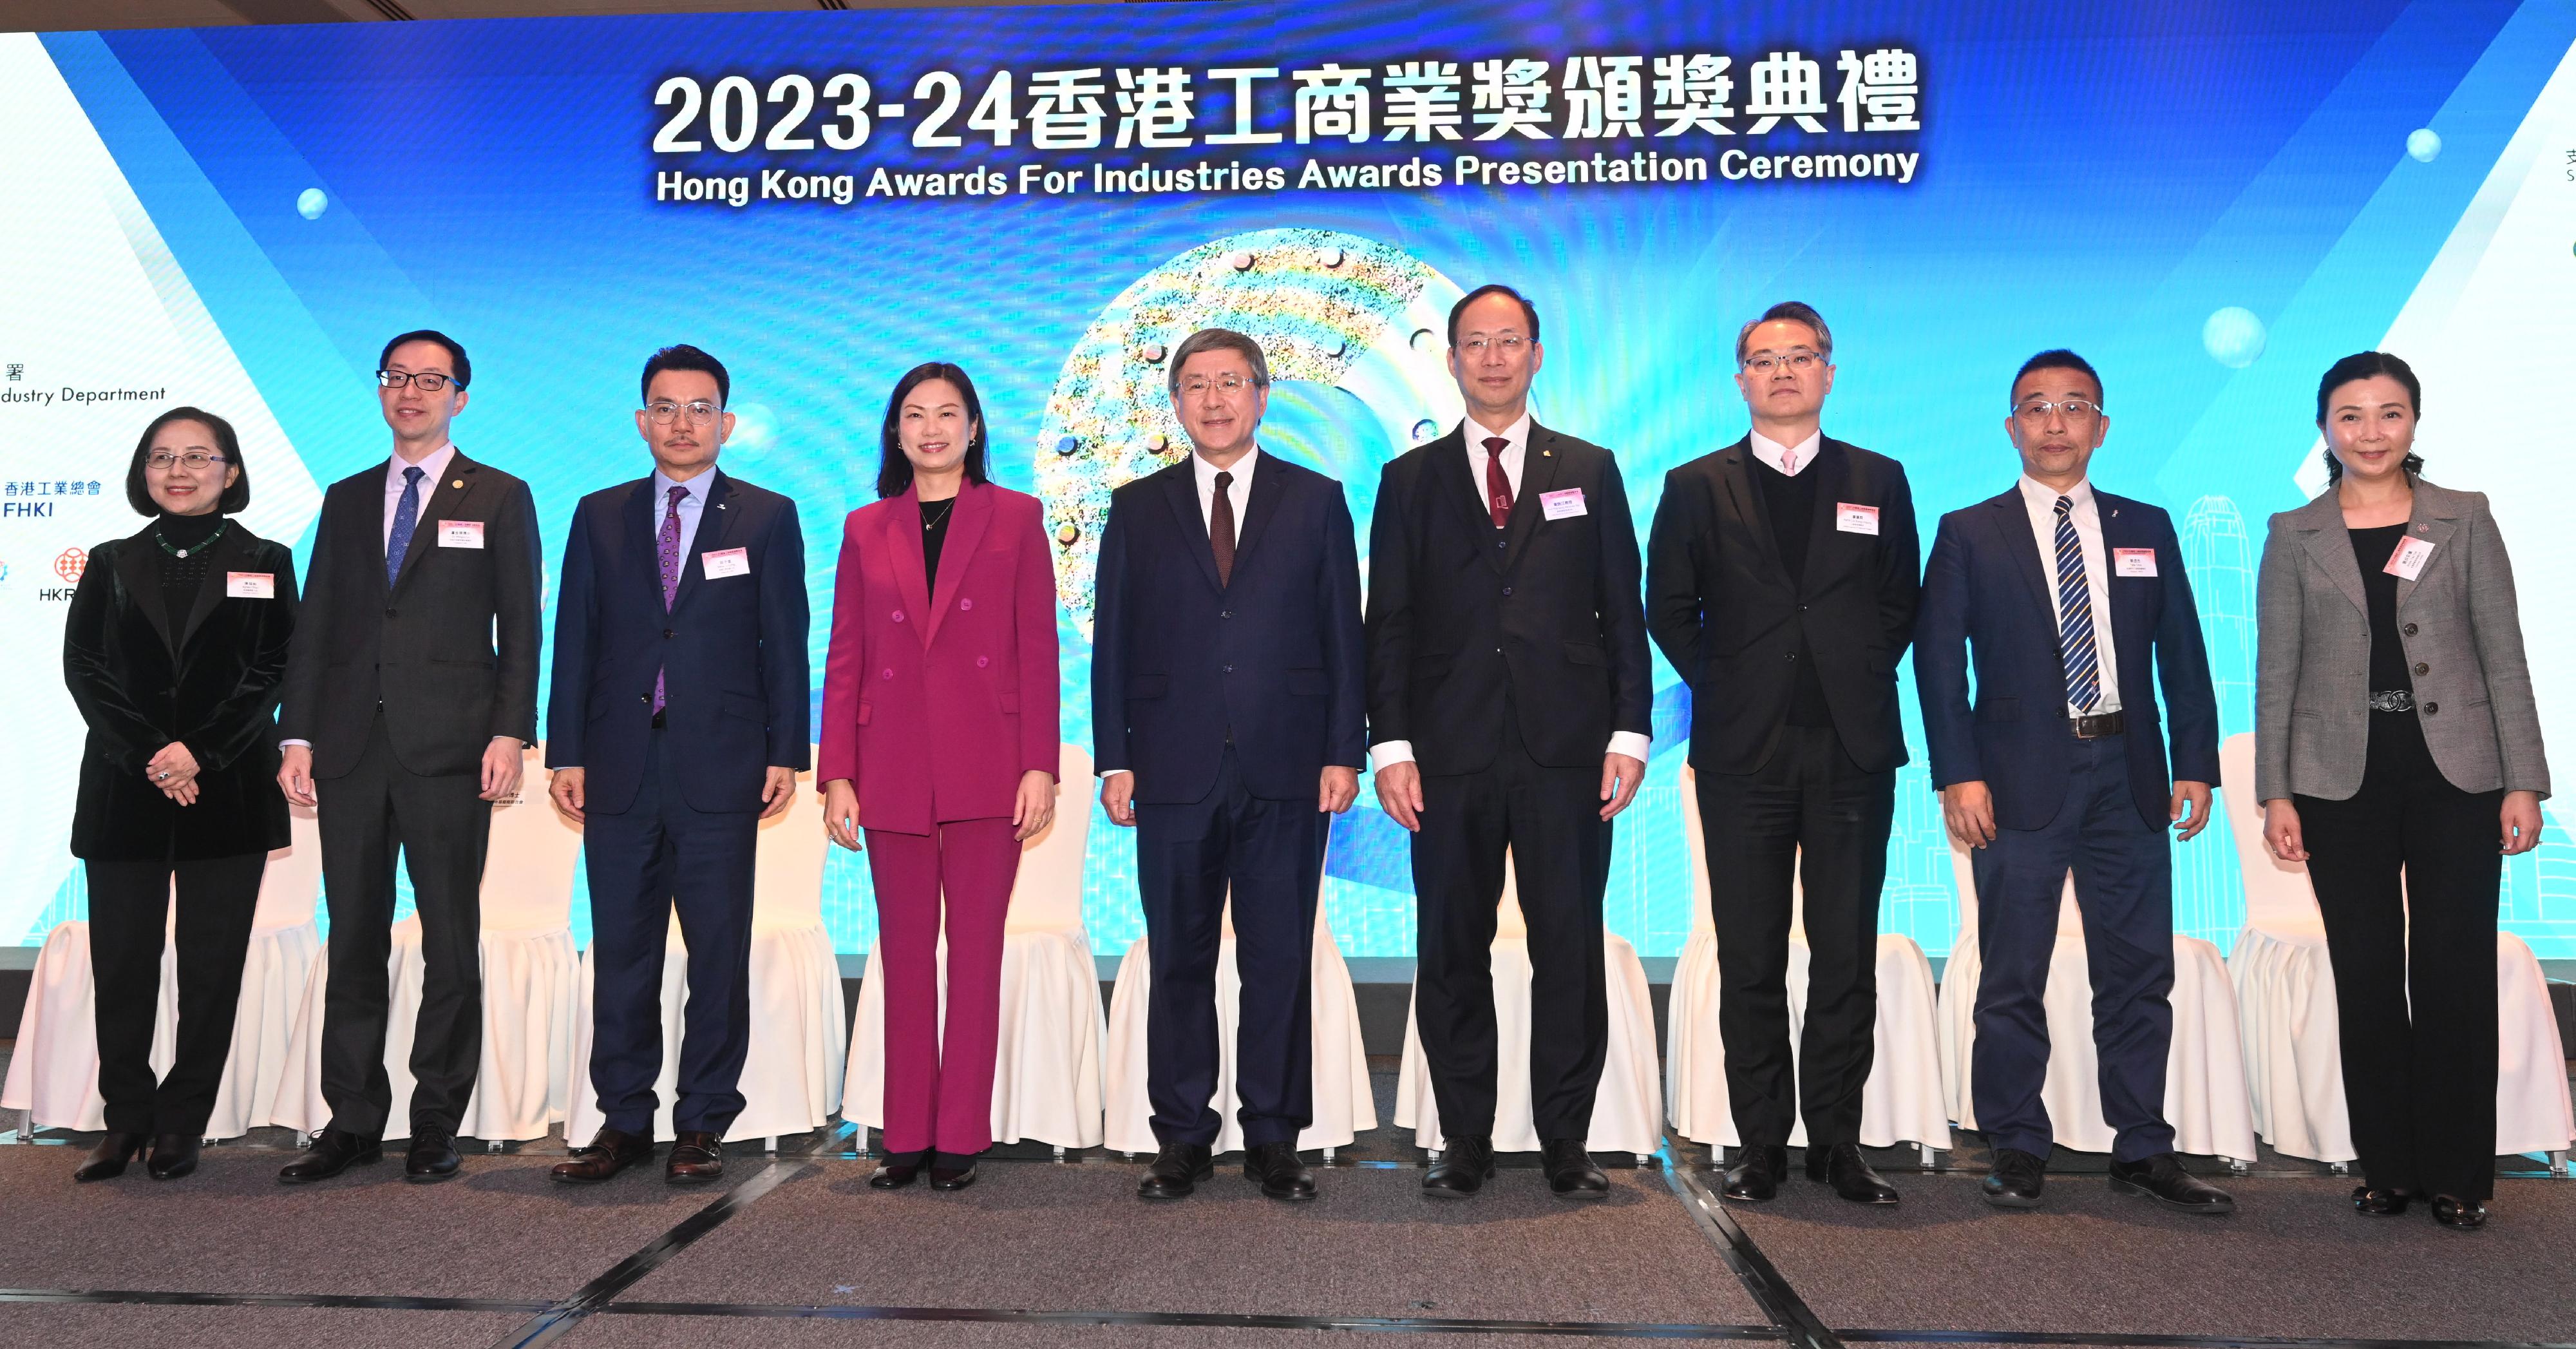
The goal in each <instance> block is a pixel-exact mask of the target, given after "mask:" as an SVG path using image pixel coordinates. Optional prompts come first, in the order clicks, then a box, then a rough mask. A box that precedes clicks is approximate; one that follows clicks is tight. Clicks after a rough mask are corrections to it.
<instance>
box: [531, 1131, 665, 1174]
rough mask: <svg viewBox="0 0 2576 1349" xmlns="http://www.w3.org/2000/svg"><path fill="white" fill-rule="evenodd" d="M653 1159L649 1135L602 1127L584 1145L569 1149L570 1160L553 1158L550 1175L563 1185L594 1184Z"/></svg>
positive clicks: (651, 1139)
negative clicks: (553, 1164)
mask: <svg viewBox="0 0 2576 1349" xmlns="http://www.w3.org/2000/svg"><path fill="white" fill-rule="evenodd" d="M651 1160H653V1136H652V1135H651V1134H630V1133H627V1132H625V1131H623V1130H620V1129H602V1130H600V1131H599V1132H598V1133H597V1134H595V1135H593V1136H592V1137H591V1140H590V1143H589V1145H588V1146H587V1147H578V1148H574V1149H573V1150H572V1160H571V1161H568V1162H557V1163H555V1168H554V1171H553V1173H552V1174H553V1175H554V1178H555V1179H557V1180H559V1181H562V1182H563V1183H564V1184H566V1185H596V1184H598V1183H599V1182H601V1181H603V1180H607V1179H609V1178H610V1177H612V1176H614V1175H616V1174H617V1173H618V1172H620V1171H623V1170H625V1169H626V1168H628V1167H630V1166H636V1165H639V1164H641V1163H644V1162H649V1161H651Z"/></svg>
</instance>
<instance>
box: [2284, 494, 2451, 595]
mask: <svg viewBox="0 0 2576 1349" xmlns="http://www.w3.org/2000/svg"><path fill="white" fill-rule="evenodd" d="M2418 502H2419V504H2418V506H2417V509H2418V510H2421V509H2422V506H2421V504H2420V502H2421V498H2420V497H2419V498H2418ZM2296 518H2297V520H2298V523H2299V527H2300V529H2301V530H2303V531H2304V532H2305V534H2306V537H2305V538H2303V539H2302V540H2300V542H2302V543H2303V544H2305V545H2306V546H2307V550H2308V556H2309V557H2312V558H2314V559H2316V563H2317V565H2318V566H2319V567H2321V568H2323V569H2324V571H2325V574H2326V579H2328V580H2330V581H2332V582H2334V587H2335V589H2337V590H2340V591H2342V592H2343V597H2344V598H2345V599H2348V600H2350V601H2352V607H2353V609H2354V610H2355V611H2356V612H2358V613H2361V614H2365V615H2366V614H2368V613H2369V612H2370V597H2369V595H2367V594H2366V593H2364V592H2363V590H2362V588H2361V564H2360V563H2358V562H2356V561H2354V560H2353V556H2352V534H2351V532H2350V531H2348V530H2346V529H2345V528H2344V525H2343V504H2342V503H2341V502H2340V501H2337V500H2336V499H2335V494H2334V493H2333V492H2331V491H2328V492H2327V493H2326V494H2325V495H2323V496H2320V497H2318V498H2317V499H2316V500H2314V501H2311V502H2309V503H2308V504H2307V505H2305V506H2302V507H2300V508H2299V511H2298V514H2297V516H2296ZM2403 594H2404V592H2403V591H2401V592H2400V597H2401V598H2402V597H2403Z"/></svg>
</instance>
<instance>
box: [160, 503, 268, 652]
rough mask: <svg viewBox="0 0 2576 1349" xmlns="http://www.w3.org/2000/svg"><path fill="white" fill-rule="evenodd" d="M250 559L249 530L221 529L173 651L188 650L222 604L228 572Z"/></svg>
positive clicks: (228, 579)
mask: <svg viewBox="0 0 2576 1349" xmlns="http://www.w3.org/2000/svg"><path fill="white" fill-rule="evenodd" d="M250 559H251V536H250V531H249V530H247V529H244V528H242V527H241V525H240V524H239V522H235V523H232V524H228V525H226V526H224V536H223V537H222V538H220V539H217V540H216V541H215V552H214V555H213V556H212V557H210V558H208V559H206V580H205V583H204V584H202V585H200V586H198V587H197V602H196V603H195V604H193V605H191V606H189V609H188V616H187V620H186V621H185V622H183V623H181V624H180V625H179V640H177V641H175V642H172V643H171V644H170V649H171V650H172V651H185V650H187V649H188V643H189V642H190V641H191V640H193V639H195V637H196V635H197V629H198V628H200V627H203V626H205V622H206V620H207V619H208V618H211V617H213V616H214V612H215V606H216V605H219V604H221V603H223V602H224V600H225V598H226V593H225V592H226V590H227V589H228V588H229V586H230V580H231V578H230V577H229V576H228V575H227V573H229V572H230V571H232V570H233V568H235V567H238V566H239V565H241V564H242V563H244V562H248V561H249V560H250ZM218 578H221V579H218ZM276 581H277V578H276V577H274V576H272V577H270V578H269V582H270V584H271V585H274V584H276Z"/></svg>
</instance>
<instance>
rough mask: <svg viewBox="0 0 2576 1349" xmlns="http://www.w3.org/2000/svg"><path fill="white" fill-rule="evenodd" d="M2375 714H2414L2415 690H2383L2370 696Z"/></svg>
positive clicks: (2371, 706)
mask: <svg viewBox="0 0 2576 1349" xmlns="http://www.w3.org/2000/svg"><path fill="white" fill-rule="evenodd" d="M2370 710H2371V711H2373V712H2412V711H2414V710H2415V691H2414V690H2413V689H2381V690H2376V691H2374V692H2372V694H2371V695H2370Z"/></svg>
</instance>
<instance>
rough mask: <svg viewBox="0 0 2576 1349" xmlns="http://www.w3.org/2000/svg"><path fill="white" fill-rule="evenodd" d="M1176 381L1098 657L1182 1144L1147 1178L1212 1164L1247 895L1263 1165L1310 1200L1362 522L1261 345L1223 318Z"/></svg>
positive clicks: (1103, 755) (1098, 762) (1120, 548)
mask: <svg viewBox="0 0 2576 1349" xmlns="http://www.w3.org/2000/svg"><path fill="white" fill-rule="evenodd" d="M1166 380H1167V382H1168V384H1169V387H1170V391H1171V395H1172V412H1173V414H1174V416H1175V417H1176V419H1177V420H1178V421H1179V422H1180V424H1181V429H1182V430H1183V431H1184V432H1186V433H1187V434H1188V436H1189V440H1190V454H1189V457H1188V458H1187V459H1185V460H1183V461H1182V462H1180V463H1177V464H1174V465H1172V466H1171V467H1169V468H1165V469H1162V470H1161V471H1159V472H1155V473H1151V474H1147V475H1146V476H1144V477H1142V478H1138V479H1136V480H1135V481H1133V482H1130V483H1128V484H1126V485H1125V486H1123V487H1120V488H1119V489H1118V490H1117V491H1116V492H1115V493H1113V494H1112V495H1111V497H1110V504H1109V520H1108V524H1107V525H1106V527H1105V528H1104V529H1103V530H1102V532H1101V536H1100V562H1099V571H1098V573H1097V575H1098V581H1097V584H1096V587H1095V590H1094V601H1093V604H1094V608H1093V631H1092V654H1091V722H1092V737H1093V764H1094V767H1095V768H1096V770H1097V771H1098V772H1099V774H1100V804H1101V807H1102V809H1103V810H1105V811H1106V812H1107V813H1108V815H1109V820H1110V822H1111V823H1112V824H1116V825H1121V826H1130V827H1133V828H1134V829H1135V831H1136V889H1137V893H1138V896H1139V898H1140V899H1142V901H1143V904H1144V910H1145V935H1146V941H1147V946H1146V950H1147V952H1148V955H1149V957H1150V961H1151V969H1152V975H1153V985H1152V986H1153V992H1152V995H1151V997H1150V999H1149V1000H1148V1002H1147V1008H1146V1031H1145V1091H1146V1095H1147V1097H1148V1098H1149V1099H1150V1100H1151V1101H1152V1102H1153V1107H1154V1113H1153V1128H1154V1136H1155V1139H1156V1141H1157V1142H1158V1143H1159V1144H1160V1145H1161V1151H1160V1152H1158V1153H1157V1154H1156V1156H1155V1158H1154V1162H1153V1164H1152V1165H1151V1166H1150V1167H1148V1168H1147V1169H1146V1172H1145V1176H1144V1178H1143V1180H1142V1182H1141V1183H1139V1184H1138V1186H1137V1194H1138V1196H1139V1197H1141V1198H1145V1199H1156V1200H1171V1199H1179V1198H1182V1197H1184V1196H1186V1195H1188V1194H1189V1193H1191V1191H1192V1190H1194V1189H1195V1188H1196V1187H1197V1186H1198V1185H1199V1183H1200V1182H1203V1181H1206V1180H1208V1179H1209V1178H1211V1177H1212V1176H1213V1175H1214V1174H1215V1172H1214V1168H1213V1166H1212V1164H1211V1162H1210V1155H1211V1153H1212V1152H1213V1151H1214V1148H1215V1145H1216V1141H1217V1137H1218V1135H1219V1134H1220V1133H1221V1132H1222V1129H1223V1123H1224V1122H1223V1120H1222V1119H1220V1118H1219V1116H1218V1115H1217V1112H1216V1110H1215V1109H1214V1108H1213V1107H1212V1105H1211V1104H1210V1102H1211V1100H1212V1099H1214V1098H1216V1097H1217V1096H1218V1095H1219V1092H1218V1080H1217V1066H1218V1063H1219V1060H1220V1054H1219V1045H1218V1043H1217V1030H1218V1024H1217V1007H1216V997H1217V981H1216V970H1217V955H1218V943H1219V941H1220V940H1221V939H1222V937H1223V935H1224V917H1225V911H1226V904H1227V899H1228V897H1229V895H1231V897H1232V900H1233V907H1234V936H1235V970H1236V972H1237V973H1238V974H1239V975H1240V976H1241V978H1242V985H1243V992H1242V996H1241V1001H1240V1003H1239V1014H1238V1016H1237V1019H1236V1038H1235V1053H1234V1092H1235V1096H1236V1098H1237V1099H1238V1100H1239V1101H1240V1102H1241V1103H1242V1107H1241V1110H1240V1111H1239V1113H1238V1114H1237V1116H1236V1118H1237V1120H1238V1121H1239V1122H1240V1124H1241V1125H1242V1130H1243V1171H1244V1176H1245V1177H1246V1178H1247V1179H1248V1180H1250V1181H1252V1182H1253V1183H1254V1184H1256V1185H1258V1186H1260V1187H1261V1192H1262V1193H1263V1194H1265V1195H1268V1196H1269V1197H1271V1198H1273V1199H1286V1200H1304V1199H1312V1198H1314V1197H1315V1178H1314V1174H1313V1173H1312V1172H1311V1171H1309V1170H1308V1169H1307V1167H1306V1165H1305V1163H1304V1162H1303V1161H1301V1160H1300V1159H1299V1158H1298V1155H1297V1135H1298V1134H1299V1133H1300V1132H1302V1131H1303V1130H1304V1129H1305V1128H1306V1126H1307V1125H1308V1124H1310V1123H1312V1122H1313V1120H1314V1104H1313V1101H1314V1095H1313V1085H1314V1077H1313V1067H1312V1054H1311V1039H1312V1036H1311V1032H1310V1031H1309V1029H1308V1001H1307V972H1308V970H1309V969H1310V968H1311V963H1310V961H1311V956H1312V950H1313V941H1314V933H1315V904H1316V902H1317V899H1318V896H1319V895H1320V893H1321V890H1322V886H1323V879H1324V847H1325V844H1326V842H1327V841H1328V839H1329V838H1330V836H1331V825H1332V817H1333V816H1334V815H1337V814H1340V813H1341V812H1343V811H1345V810H1348V809H1350V806H1351V801H1352V800H1353V799H1354V798H1355V797H1357V796H1358V795H1359V767H1360V757H1361V755H1362V753H1363V752H1364V750H1365V746H1366V731H1365V725H1366V723H1365V720H1364V702H1363V698H1364V694H1363V687H1362V682H1361V680H1362V674H1363V670H1364V657H1363V654H1362V651H1361V638H1360V575H1359V560H1358V549H1357V541H1356V539H1355V537H1354V534H1353V531H1352V528H1351V512H1350V506H1349V505H1348V504H1347V503H1346V502H1345V501H1344V499H1343V497H1342V485H1341V484H1340V483H1338V482H1335V481H1333V480H1332V479H1331V478H1327V477H1325V476H1324V475H1322V474H1320V473H1317V472H1314V471H1313V470H1311V469H1307V468H1302V467H1300V466H1298V465H1296V464H1292V463H1289V462H1288V461H1287V460H1285V459H1281V458H1279V457H1277V456H1276V455H1272V454H1268V453H1264V452H1263V451H1262V450H1261V449H1260V448H1259V446H1258V445H1257V444H1256V443H1255V440H1256V433H1257V432H1258V431H1259V430H1260V426H1261V416H1262V414H1263V413H1264V412H1265V411H1267V410H1268V409H1269V406H1270V364H1269V361H1268V360H1267V359H1266V358H1265V357H1264V356H1263V354H1262V351H1261V346H1260V344H1259V343H1257V342H1255V341H1253V340H1252V339H1251V338H1249V337H1246V336H1244V335H1243V334H1242V333H1238V332H1232V331H1229V330H1226V329H1223V328H1208V329H1202V330H1201V331H1199V332H1195V333H1192V334H1190V336H1189V337H1187V338H1186V339H1184V340H1183V341H1182V342H1181V343H1180V345H1179V346H1177V347H1175V348H1173V350H1172V354H1171V357H1170V365H1169V367H1168V374H1167V375H1166Z"/></svg>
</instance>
